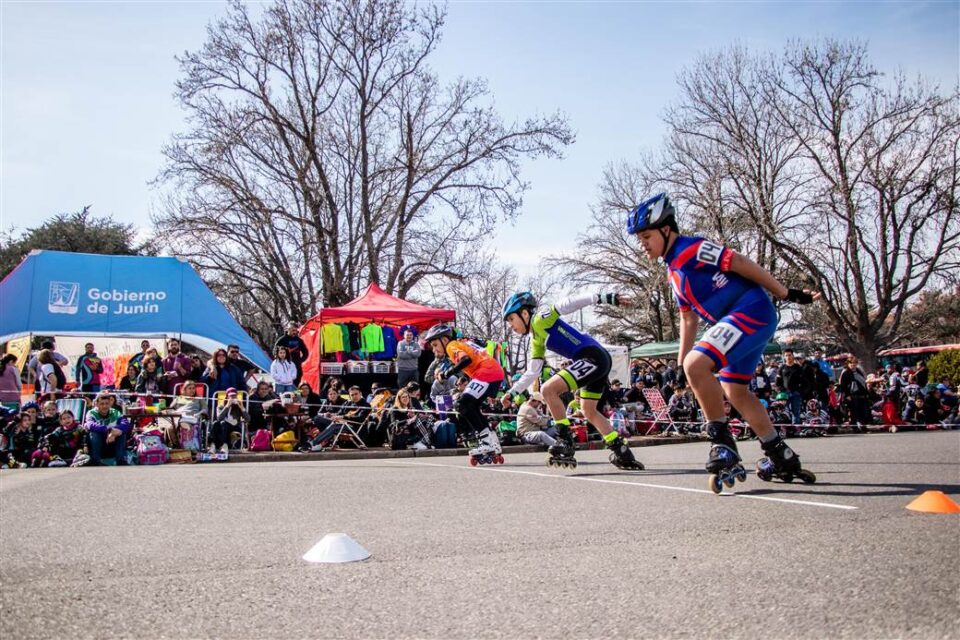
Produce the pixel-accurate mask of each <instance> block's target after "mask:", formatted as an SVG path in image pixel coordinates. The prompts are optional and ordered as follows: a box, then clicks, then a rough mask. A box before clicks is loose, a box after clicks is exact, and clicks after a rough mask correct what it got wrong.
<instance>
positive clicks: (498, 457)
mask: <svg viewBox="0 0 960 640" xmlns="http://www.w3.org/2000/svg"><path fill="white" fill-rule="evenodd" d="M494 462H496V463H497V464H503V456H497V459H496V460H494Z"/></svg>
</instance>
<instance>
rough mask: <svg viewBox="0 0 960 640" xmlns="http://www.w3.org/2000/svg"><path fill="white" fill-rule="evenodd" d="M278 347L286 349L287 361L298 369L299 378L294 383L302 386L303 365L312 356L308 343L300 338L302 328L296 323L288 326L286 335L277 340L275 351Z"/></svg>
mask: <svg viewBox="0 0 960 640" xmlns="http://www.w3.org/2000/svg"><path fill="white" fill-rule="evenodd" d="M277 347H284V348H285V349H286V350H287V359H289V360H290V362H292V363H293V364H294V366H295V367H296V368H297V377H296V378H294V382H293V383H294V384H300V378H302V377H303V363H304V362H306V360H307V356H309V355H310V350H309V349H308V348H307V343H306V342H304V341H303V338H301V337H300V327H298V326H297V324H296V323H295V322H291V323H290V324H289V325H287V333H286V335H282V336H280V337H279V338H278V339H277V343H276V344H275V345H274V349H276V348H277Z"/></svg>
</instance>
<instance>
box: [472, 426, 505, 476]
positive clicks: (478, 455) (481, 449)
mask: <svg viewBox="0 0 960 640" xmlns="http://www.w3.org/2000/svg"><path fill="white" fill-rule="evenodd" d="M502 451H503V449H501V448H500V438H498V437H497V432H496V431H492V430H491V429H484V430H483V431H481V432H480V435H479V436H478V442H477V446H475V447H474V448H472V449H470V466H472V467H475V466H477V465H478V464H503V455H501V452H502Z"/></svg>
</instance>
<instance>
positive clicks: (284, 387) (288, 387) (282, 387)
mask: <svg viewBox="0 0 960 640" xmlns="http://www.w3.org/2000/svg"><path fill="white" fill-rule="evenodd" d="M273 390H274V391H276V392H277V395H280V394H281V393H287V392H288V391H296V390H297V388H296V387H295V386H293V385H292V384H280V383H279V382H277V383H275V384H274V385H273Z"/></svg>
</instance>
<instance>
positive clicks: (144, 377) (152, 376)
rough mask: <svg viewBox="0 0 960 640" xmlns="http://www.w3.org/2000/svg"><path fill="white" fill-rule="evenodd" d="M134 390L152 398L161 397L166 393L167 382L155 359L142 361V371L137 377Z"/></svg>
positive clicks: (149, 358) (148, 358)
mask: <svg viewBox="0 0 960 640" xmlns="http://www.w3.org/2000/svg"><path fill="white" fill-rule="evenodd" d="M134 390H135V391H136V392H137V393H140V394H143V395H147V396H152V397H157V396H161V395H163V394H165V393H166V392H167V381H166V379H165V378H164V377H163V370H162V369H161V368H160V365H159V364H158V363H157V359H156V358H152V357H147V358H144V359H143V371H141V372H140V375H139V376H137V385H136V387H135V389H134Z"/></svg>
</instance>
